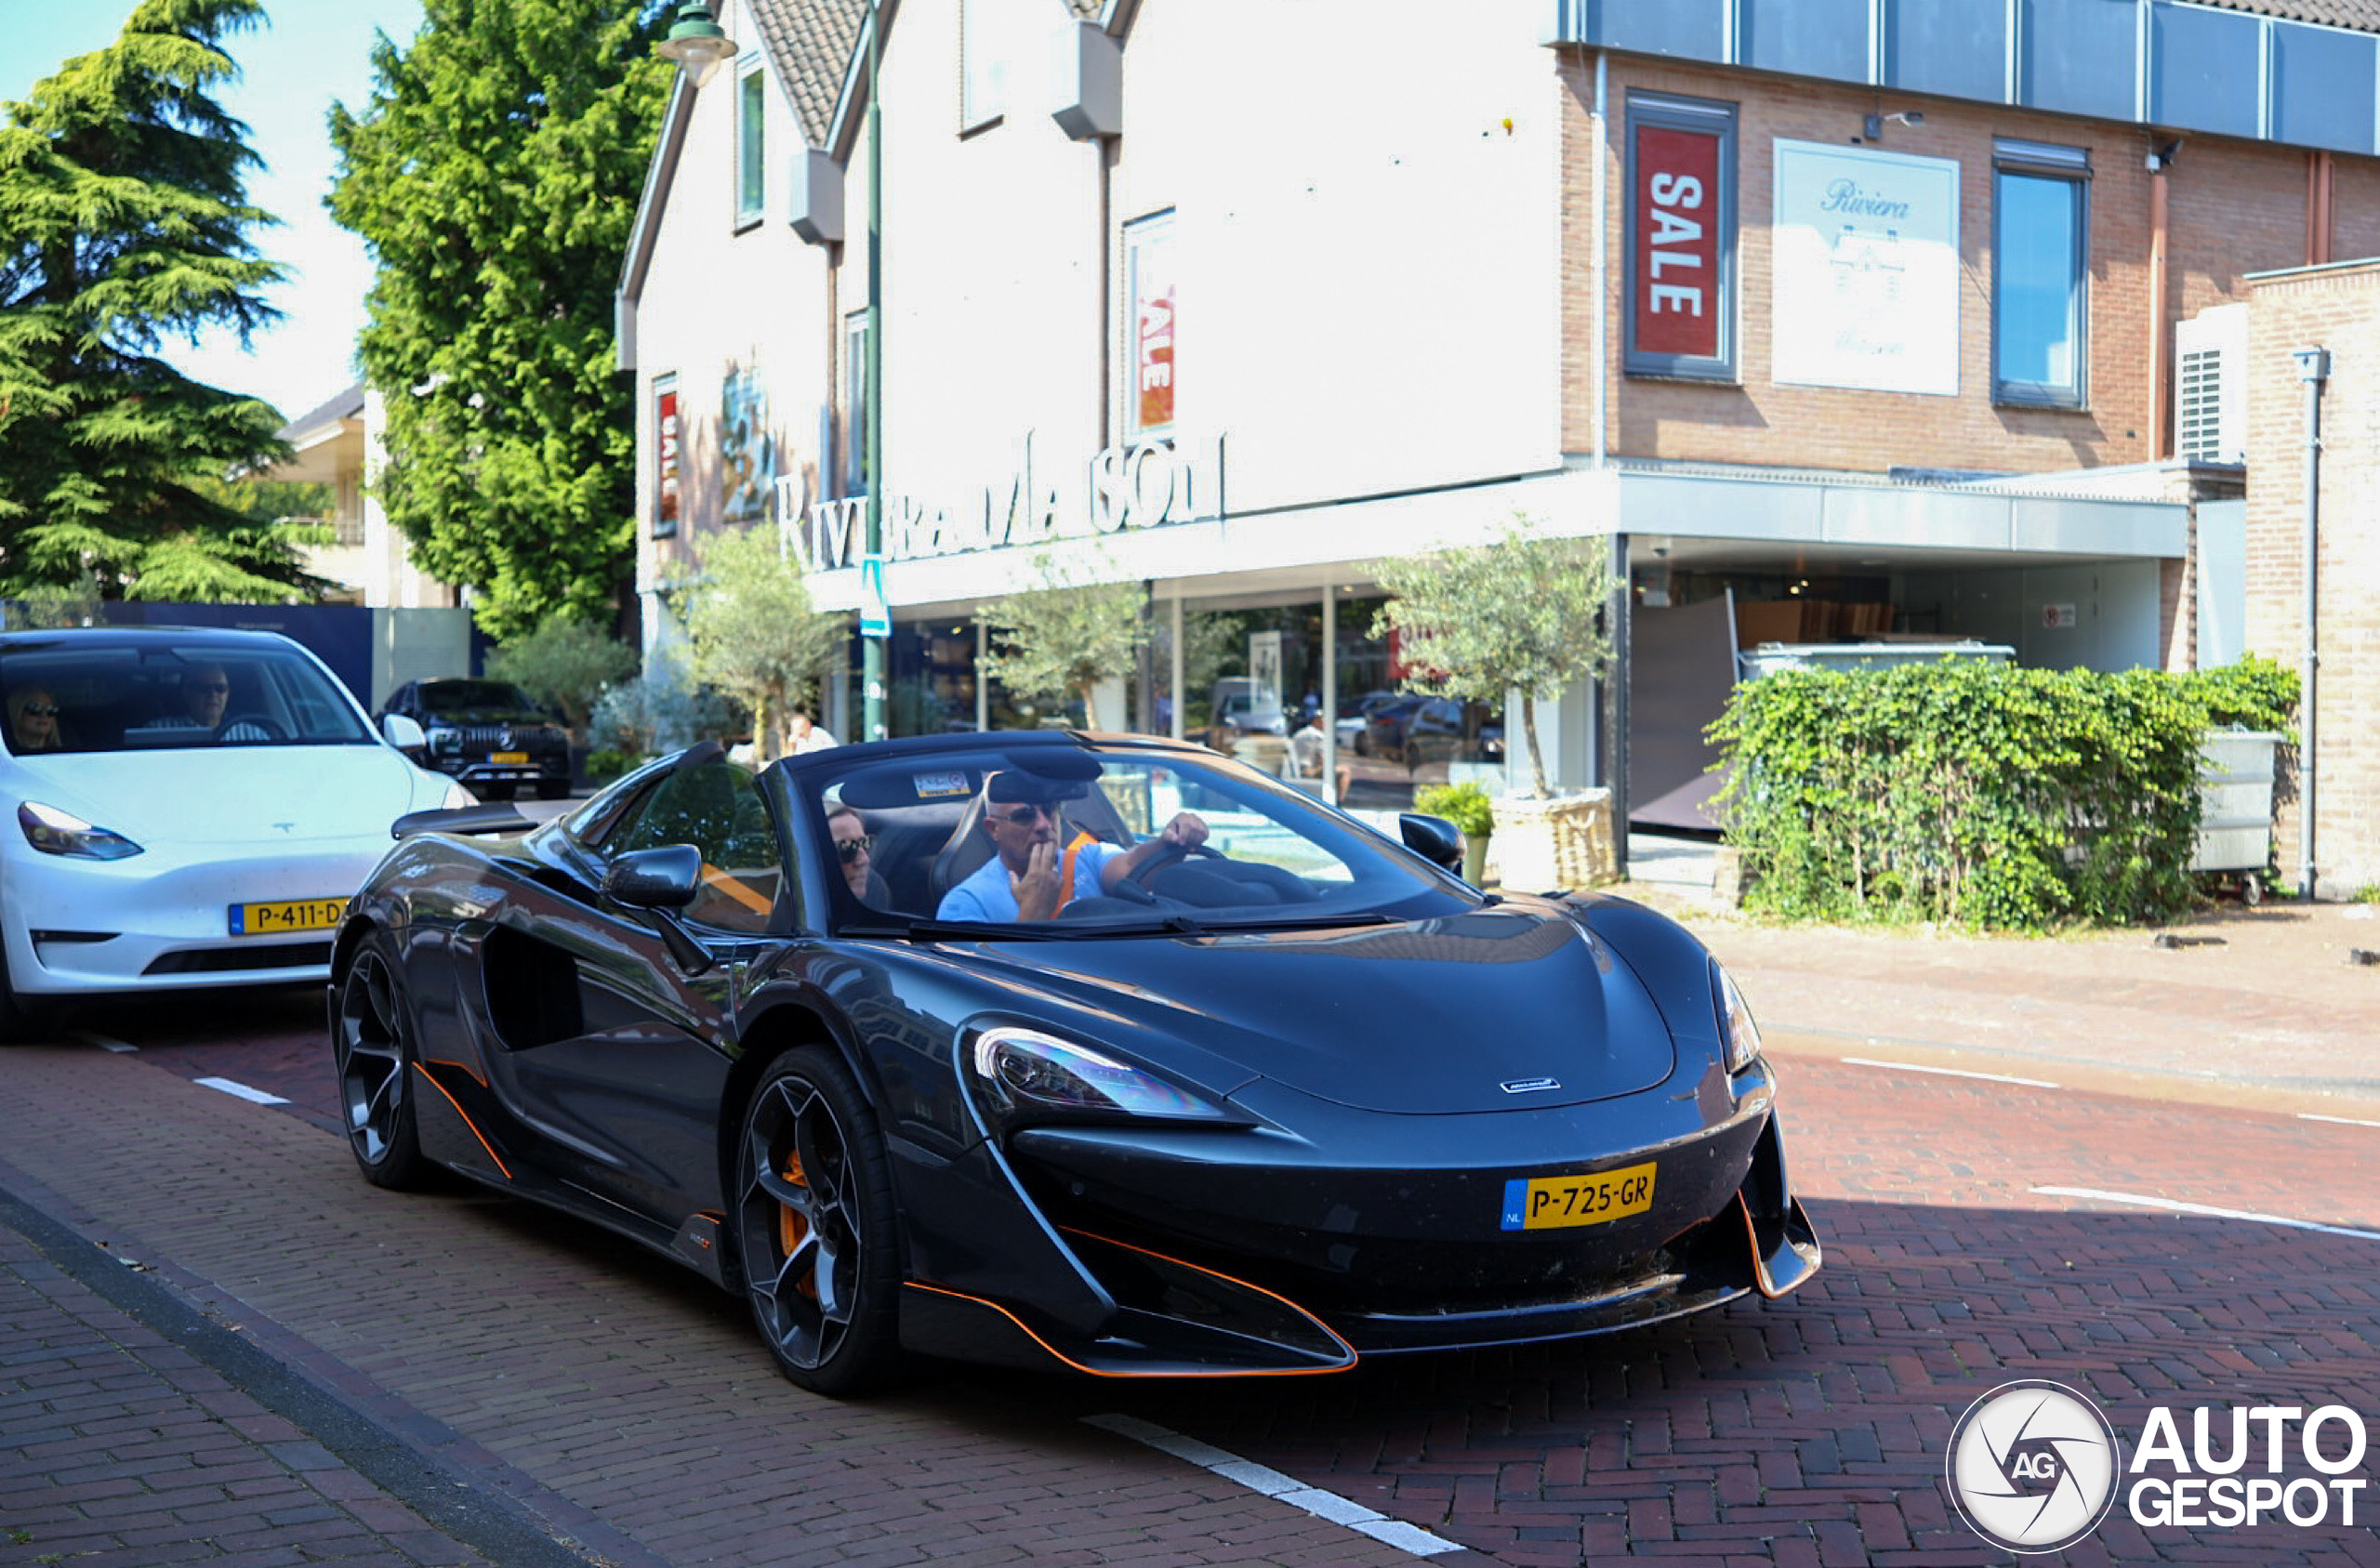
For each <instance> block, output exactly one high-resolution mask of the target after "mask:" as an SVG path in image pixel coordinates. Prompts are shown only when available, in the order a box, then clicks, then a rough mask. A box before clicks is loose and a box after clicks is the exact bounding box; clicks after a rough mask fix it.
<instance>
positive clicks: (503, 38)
mask: <svg viewBox="0 0 2380 1568" xmlns="http://www.w3.org/2000/svg"><path fill="white" fill-rule="evenodd" d="M659 25H660V22H659V20H658V7H655V5H654V4H652V3H651V0H647V3H646V4H643V5H638V4H635V3H626V4H624V3H622V0H427V4H426V5H425V7H424V21H423V25H422V29H421V31H420V33H418V34H417V36H416V38H415V39H414V41H413V43H412V44H411V45H410V46H408V47H406V48H403V49H399V48H398V47H397V46H394V45H393V44H391V43H390V41H389V40H388V38H387V37H386V36H385V35H384V36H383V37H382V38H381V39H380V40H379V42H378V45H377V47H376V48H375V49H374V51H373V56H372V63H373V67H374V72H375V85H374V88H373V95H372V100H371V102H370V103H369V104H367V105H366V106H364V109H363V110H362V111H361V112H350V110H349V109H348V108H347V106H346V105H344V104H339V105H335V106H334V107H333V109H332V111H331V140H332V143H333V145H334V146H335V147H336V148H337V151H338V154H339V161H340V169H339V178H338V180H337V184H336V185H335V187H334V188H333V191H332V193H331V201H330V207H331V214H332V216H333V217H336V218H337V220H338V222H339V223H340V224H341V225H342V226H344V227H346V228H348V229H350V230H352V231H355V232H356V233H357V234H359V235H361V236H362V237H363V239H364V244H365V245H366V246H367V247H368V248H369V249H370V251H371V253H372V256H373V257H374V259H375V260H376V262H377V268H378V270H377V274H376V277H375V281H374V283H373V287H372V292H371V295H370V296H369V301H368V310H369V320H368V322H367V323H366V325H365V326H364V335H363V344H362V352H363V359H364V374H365V375H366V376H367V377H368V378H369V379H370V380H371V382H372V384H373V385H374V386H376V387H377V388H379V389H380V390H381V392H382V393H383V395H384V397H385V399H386V404H387V409H388V422H387V426H386V430H385V440H386V443H387V447H388V453H389V468H388V469H387V471H386V472H385V474H384V475H383V478H382V489H381V503H382V505H383V506H384V507H386V509H387V512H388V515H389V520H390V522H392V523H393V524H395V526H396V527H397V528H398V529H399V530H400V531H401V532H402V533H403V534H404V535H405V537H406V538H407V539H408V540H410V541H411V542H412V545H413V557H414V560H416V562H417V563H418V564H419V565H421V566H422V567H424V568H425V569H427V570H428V571H429V572H430V573H432V574H434V575H436V576H438V577H442V578H443V579H445V580H446V581H448V582H451V583H462V584H468V585H469V586H470V587H471V588H473V589H474V590H475V595H476V601H475V609H476V613H477V614H478V617H479V621H480V624H481V625H482V626H483V628H484V629H485V630H486V631H487V632H488V633H489V634H490V635H492V636H494V637H496V638H498V639H510V638H515V637H519V636H522V635H525V634H527V633H529V632H531V631H533V630H534V629H535V628H536V626H539V625H540V624H542V623H543V622H544V621H545V620H546V618H547V617H548V616H549V614H552V613H556V612H562V613H567V614H568V615H569V616H570V617H571V618H573V619H581V620H590V621H597V622H602V621H606V620H608V619H609V618H610V617H609V615H608V613H606V612H607V611H608V609H609V607H610V604H611V602H612V600H613V599H614V598H615V595H616V594H617V593H618V592H619V591H620V590H621V588H622V587H623V586H624V585H625V584H626V583H627V582H628V580H629V578H630V576H631V574H632V571H633V549H634V542H635V534H634V520H633V517H632V513H633V510H634V507H633V496H634V493H635V455H634V446H633V441H632V432H633V429H634V423H635V421H634V409H633V405H632V403H631V402H630V396H631V393H630V389H629V388H628V385H627V384H626V380H625V378H624V377H621V376H618V375H617V374H616V373H615V370H614V353H615V349H614V338H613V331H612V303H613V301H612V290H613V285H614V283H615V280H616V279H617V277H618V276H619V268H620V256H621V253H622V252H623V250H624V249H625V248H626V246H627V244H628V230H629V226H630V224H631V223H632V221H633V220H634V217H635V213H636V205H637V200H638V196H639V193H640V191H641V188H642V184H643V178H644V172H645V165H646V161H647V159H648V158H649V157H650V155H651V152H652V149H653V141H654V136H655V131H656V128H657V126H658V125H659V119H660V112H661V108H662V106H663V104H664V103H665V102H666V101H667V99H668V72H669V71H670V69H671V68H670V67H669V66H668V63H667V62H666V61H663V60H660V59H655V57H654V54H653V43H654V40H655V37H656V36H657V33H658V29H659Z"/></svg>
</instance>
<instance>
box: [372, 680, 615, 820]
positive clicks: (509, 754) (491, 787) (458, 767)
mask: <svg viewBox="0 0 2380 1568" xmlns="http://www.w3.org/2000/svg"><path fill="white" fill-rule="evenodd" d="M391 713H401V714H403V715H404V716H405V717H406V718H410V719H412V720H413V721H414V722H416V723H417V724H419V725H420V726H421V729H422V733H423V734H424V735H425V736H427V737H428V740H429V745H428V748H427V750H426V752H425V754H424V756H423V757H422V761H423V762H424V763H426V764H428V765H429V766H430V767H432V768H435V769H437V770H438V771H440V772H443V773H452V774H453V775H454V776H455V777H456V778H458V779H460V780H462V781H463V783H464V784H467V785H469V787H470V789H471V792H472V793H473V794H475V795H478V796H481V797H483V798H486V799H490V800H509V799H510V798H511V797H512V795H513V793H514V791H516V790H518V789H519V788H520V787H521V786H522V784H535V785H536V788H537V798H539V799H540V800H559V799H561V798H562V797H563V796H565V795H568V794H569V793H570V732H569V731H567V730H565V729H563V728H562V725H561V724H560V723H559V722H558V721H557V720H556V719H555V718H554V716H553V715H552V714H550V713H549V712H548V711H547V710H546V709H544V708H542V707H539V706H538V705H536V702H535V701H534V700H533V699H532V698H531V697H530V695H529V693H528V692H523V691H522V690H521V688H519V687H518V686H515V685H513V684H512V683H511V682H509V681H505V680H464V679H447V680H408V681H406V682H405V683H404V684H403V686H400V687H398V688H397V689H396V690H395V691H394V692H390V694H389V702H388V705H387V706H386V707H384V708H382V709H381V715H382V716H383V717H385V716H387V715H389V714H391Z"/></svg>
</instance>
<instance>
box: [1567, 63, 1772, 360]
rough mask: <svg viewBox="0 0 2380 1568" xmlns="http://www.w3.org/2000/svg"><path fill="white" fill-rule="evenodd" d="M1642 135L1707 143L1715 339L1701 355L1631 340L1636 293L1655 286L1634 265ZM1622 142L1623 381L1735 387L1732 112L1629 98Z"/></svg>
mask: <svg viewBox="0 0 2380 1568" xmlns="http://www.w3.org/2000/svg"><path fill="white" fill-rule="evenodd" d="M1648 130H1658V131H1669V132H1682V133H1685V134H1687V135H1693V136H1706V137H1709V138H1711V139H1712V143H1713V158H1712V165H1713V169H1714V175H1713V178H1715V180H1716V182H1717V185H1718V190H1717V191H1714V192H1713V193H1712V202H1711V205H1710V214H1711V217H1710V221H1711V225H1712V235H1711V251H1712V262H1713V265H1712V280H1711V282H1712V312H1711V313H1712V330H1713V336H1712V351H1711V352H1709V353H1707V354H1694V353H1673V352H1669V351H1666V350H1661V349H1646V348H1643V347H1640V346H1639V344H1638V341H1637V338H1638V333H1639V329H1640V323H1639V312H1638V310H1637V300H1638V296H1639V292H1640V291H1641V290H1643V289H1645V288H1646V287H1647V286H1648V285H1650V284H1652V283H1656V282H1657V281H1658V280H1657V279H1655V278H1653V277H1650V276H1646V275H1645V274H1646V272H1647V271H1649V269H1648V268H1644V267H1640V265H1639V262H1638V252H1639V250H1640V248H1641V247H1640V245H1639V244H1638V235H1639V232H1640V231H1641V230H1642V228H1643V226H1644V224H1645V223H1646V222H1647V221H1649V217H1648V215H1647V214H1646V213H1645V211H1644V210H1643V208H1644V203H1643V202H1642V200H1641V199H1640V192H1641V191H1642V190H1643V188H1644V187H1643V180H1642V179H1641V178H1640V167H1639V164H1640V159H1639V155H1638V154H1639V143H1640V138H1641V137H1642V135H1643V133H1644V132H1646V131H1648ZM1626 137H1627V140H1626V143H1625V148H1626V153H1627V156H1626V158H1625V160H1624V163H1625V175H1624V179H1625V184H1624V186H1623V188H1622V189H1623V191H1624V197H1623V201H1622V203H1621V215H1622V216H1621V221H1620V234H1621V244H1622V245H1623V247H1624V254H1623V256H1622V257H1621V274H1622V276H1623V277H1624V279H1625V280H1626V282H1625V284H1624V287H1625V289H1626V293H1625V294H1624V295H1623V296H1622V303H1621V306H1620V332H1621V336H1622V348H1621V355H1620V370H1621V372H1622V374H1624V375H1628V376H1654V377H1659V378H1661V379H1665V380H1683V381H1713V382H1721V383H1725V384H1727V385H1730V386H1734V385H1740V384H1741V382H1742V379H1743V377H1742V373H1741V370H1740V368H1739V363H1738V356H1739V352H1740V343H1741V334H1740V333H1739V330H1738V327H1737V311H1738V310H1739V302H1740V296H1741V293H1742V288H1741V283H1740V280H1739V277H1738V275H1737V248H1738V238H1739V232H1740V230H1739V225H1738V222H1737V214H1736V189H1737V167H1736V164H1737V152H1738V150H1737V142H1738V139H1739V119H1738V114H1737V106H1736V105H1735V104H1733V103H1726V102H1720V101H1717V100H1713V99H1689V98H1680V97H1678V96H1676V95H1674V94H1670V93H1644V92H1631V93H1630V94H1629V95H1628V102H1627V130H1626ZM1598 374H1600V372H1598Z"/></svg>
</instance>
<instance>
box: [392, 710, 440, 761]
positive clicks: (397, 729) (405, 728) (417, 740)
mask: <svg viewBox="0 0 2380 1568" xmlns="http://www.w3.org/2000/svg"><path fill="white" fill-rule="evenodd" d="M380 735H381V738H382V739H384V740H386V741H387V742H388V743H389V744H390V745H392V746H394V747H396V748H397V749H398V750H399V751H402V752H403V753H404V754H405V755H406V756H407V757H410V758H413V759H414V760H415V761H416V762H418V761H420V760H421V759H422V758H424V757H426V756H428V755H429V752H430V737H429V736H428V735H426V734H424V733H422V729H421V726H420V725H419V724H418V723H417V722H415V721H414V720H413V719H410V718H406V717H405V716H404V715H403V714H402V713H384V714H382V715H381V716H380Z"/></svg>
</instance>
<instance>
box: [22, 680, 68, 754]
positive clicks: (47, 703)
mask: <svg viewBox="0 0 2380 1568" xmlns="http://www.w3.org/2000/svg"><path fill="white" fill-rule="evenodd" d="M8 749H9V750H10V751H13V752H15V753H16V754H17V755H18V756H20V757H21V756H23V755H24V754H25V753H26V752H29V751H63V750H65V749H66V744H65V742H63V741H61V740H59V738H58V699H57V698H55V697H53V696H51V695H50V694H49V693H48V692H46V691H44V690H43V689H42V688H40V687H38V686H29V687H27V688H25V689H24V690H23V691H21V692H11V693H10V694H9V697H8Z"/></svg>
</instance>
